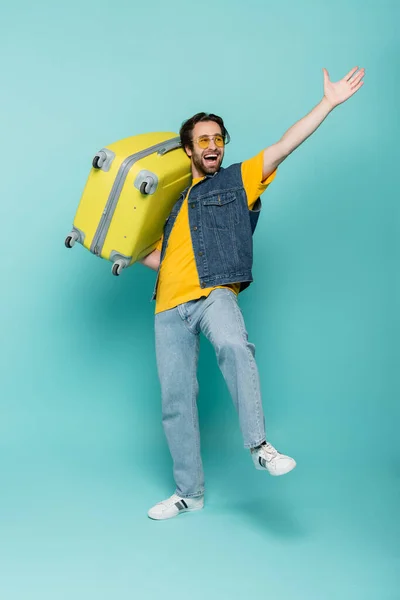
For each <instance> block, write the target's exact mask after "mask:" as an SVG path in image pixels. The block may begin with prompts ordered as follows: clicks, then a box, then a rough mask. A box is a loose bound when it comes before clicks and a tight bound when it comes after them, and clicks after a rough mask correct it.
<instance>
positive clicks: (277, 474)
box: [254, 462, 297, 477]
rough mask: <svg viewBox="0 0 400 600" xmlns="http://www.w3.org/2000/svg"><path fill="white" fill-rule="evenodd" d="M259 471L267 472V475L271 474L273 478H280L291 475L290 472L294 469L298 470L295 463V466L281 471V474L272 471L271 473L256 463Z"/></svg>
mask: <svg viewBox="0 0 400 600" xmlns="http://www.w3.org/2000/svg"><path fill="white" fill-rule="evenodd" d="M254 465H255V467H256V469H257V471H267V473H269V474H270V475H272V477H280V476H281V475H286V474H287V473H290V471H293V469H295V468H296V466H297V463H296V462H295V463H294V464H292V465H290V466H289V467H288V468H287V469H285V470H283V471H279V473H276V472H275V473H273V472H272V471H269V470H268V469H265V468H264V467H262V466H261V465H260V464H259V463H254Z"/></svg>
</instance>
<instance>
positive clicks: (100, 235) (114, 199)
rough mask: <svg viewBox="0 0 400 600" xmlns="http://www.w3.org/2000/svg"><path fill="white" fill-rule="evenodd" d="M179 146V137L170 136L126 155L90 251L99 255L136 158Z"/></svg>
mask: <svg viewBox="0 0 400 600" xmlns="http://www.w3.org/2000/svg"><path fill="white" fill-rule="evenodd" d="M178 147H179V138H171V139H169V140H165V141H163V142H159V143H158V144H155V145H154V146H150V148H146V149H145V150H141V151H140V152H136V153H135V154H131V156H128V157H127V158H126V159H125V160H124V161H123V162H122V164H121V166H120V168H119V170H118V173H117V176H116V178H115V181H114V184H113V186H112V188H111V192H110V195H109V197H108V200H107V203H106V205H105V207H104V211H103V214H102V216H101V219H100V222H99V225H98V227H97V230H96V233H95V234H94V236H93V240H92V243H91V245H90V251H91V252H93V254H96V255H97V256H100V255H101V251H102V249H103V246H104V242H105V239H106V237H107V233H108V230H109V227H110V223H111V219H112V217H113V214H114V212H115V209H116V207H117V204H118V200H119V197H120V195H121V191H122V188H123V186H124V183H125V179H126V178H127V175H128V173H129V170H130V169H131V167H132V165H134V164H135V162H137V161H138V160H140V159H142V158H145V157H146V156H149V155H150V154H153V153H154V152H157V151H158V150H163V149H164V148H165V151H168V150H169V149H173V148H178Z"/></svg>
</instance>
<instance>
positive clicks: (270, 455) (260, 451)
mask: <svg viewBox="0 0 400 600" xmlns="http://www.w3.org/2000/svg"><path fill="white" fill-rule="evenodd" d="M251 456H252V458H253V462H254V465H255V467H256V469H259V470H260V471H265V470H266V471H268V473H269V474H270V475H275V476H277V475H285V474H286V473H289V471H292V470H293V469H294V468H295V466H296V461H295V460H294V458H291V457H290V456H286V455H285V454H280V452H278V450H277V449H276V448H274V447H273V446H272V445H271V444H269V443H268V442H265V443H264V444H263V445H262V446H260V447H259V448H252V449H251Z"/></svg>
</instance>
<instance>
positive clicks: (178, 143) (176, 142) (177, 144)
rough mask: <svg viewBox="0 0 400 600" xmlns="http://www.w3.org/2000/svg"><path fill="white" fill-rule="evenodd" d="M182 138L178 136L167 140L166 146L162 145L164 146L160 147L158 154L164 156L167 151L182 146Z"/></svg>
mask: <svg viewBox="0 0 400 600" xmlns="http://www.w3.org/2000/svg"><path fill="white" fill-rule="evenodd" d="M181 147H182V146H181V140H180V138H178V137H176V138H173V139H172V140H167V141H166V142H165V144H164V146H162V148H160V149H159V151H158V152H157V154H159V155H160V156H163V155H164V154H167V152H171V150H177V149H178V148H181Z"/></svg>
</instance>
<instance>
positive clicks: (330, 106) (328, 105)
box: [321, 96, 337, 113]
mask: <svg viewBox="0 0 400 600" xmlns="http://www.w3.org/2000/svg"><path fill="white" fill-rule="evenodd" d="M321 106H323V107H324V109H325V110H326V111H327V113H330V112H331V111H332V110H333V109H334V108H335V107H336V106H337V104H332V102H330V101H329V100H328V98H327V97H326V96H324V97H323V98H322V100H321Z"/></svg>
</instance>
